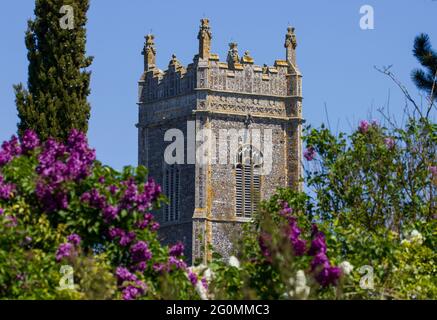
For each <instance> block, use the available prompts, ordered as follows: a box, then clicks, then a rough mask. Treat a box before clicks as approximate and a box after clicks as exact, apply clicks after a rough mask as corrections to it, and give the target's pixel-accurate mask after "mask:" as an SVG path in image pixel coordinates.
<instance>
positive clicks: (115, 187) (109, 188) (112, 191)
mask: <svg viewBox="0 0 437 320" xmlns="http://www.w3.org/2000/svg"><path fill="white" fill-rule="evenodd" d="M108 190H109V192H110V193H111V194H112V195H114V194H116V193H117V191H118V187H117V186H115V185H110V186H109V187H108Z"/></svg>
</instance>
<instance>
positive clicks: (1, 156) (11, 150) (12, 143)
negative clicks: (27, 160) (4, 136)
mask: <svg viewBox="0 0 437 320" xmlns="http://www.w3.org/2000/svg"><path fill="white" fill-rule="evenodd" d="M21 151H22V150H21V146H20V144H19V142H18V138H17V137H16V136H12V137H11V139H10V140H9V141H5V142H3V143H2V146H1V150H0V167H2V166H4V165H6V164H8V163H9V162H10V161H12V159H14V158H15V157H16V156H19V155H20V154H21Z"/></svg>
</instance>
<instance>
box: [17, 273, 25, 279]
mask: <svg viewBox="0 0 437 320" xmlns="http://www.w3.org/2000/svg"><path fill="white" fill-rule="evenodd" d="M15 279H17V280H18V281H24V280H26V277H25V276H24V275H23V274H22V273H19V274H17V275H16V277H15Z"/></svg>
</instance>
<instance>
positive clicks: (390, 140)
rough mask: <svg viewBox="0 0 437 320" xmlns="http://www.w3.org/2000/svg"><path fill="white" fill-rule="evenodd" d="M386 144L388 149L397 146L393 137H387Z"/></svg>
mask: <svg viewBox="0 0 437 320" xmlns="http://www.w3.org/2000/svg"><path fill="white" fill-rule="evenodd" d="M384 144H385V146H386V147H387V149H393V148H394V146H395V141H394V139H393V138H385V139H384Z"/></svg>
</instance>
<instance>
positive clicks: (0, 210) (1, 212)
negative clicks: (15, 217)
mask: <svg viewBox="0 0 437 320" xmlns="http://www.w3.org/2000/svg"><path fill="white" fill-rule="evenodd" d="M4 212H5V210H3V209H2V208H0V216H1V215H3V213H4Z"/></svg>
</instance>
